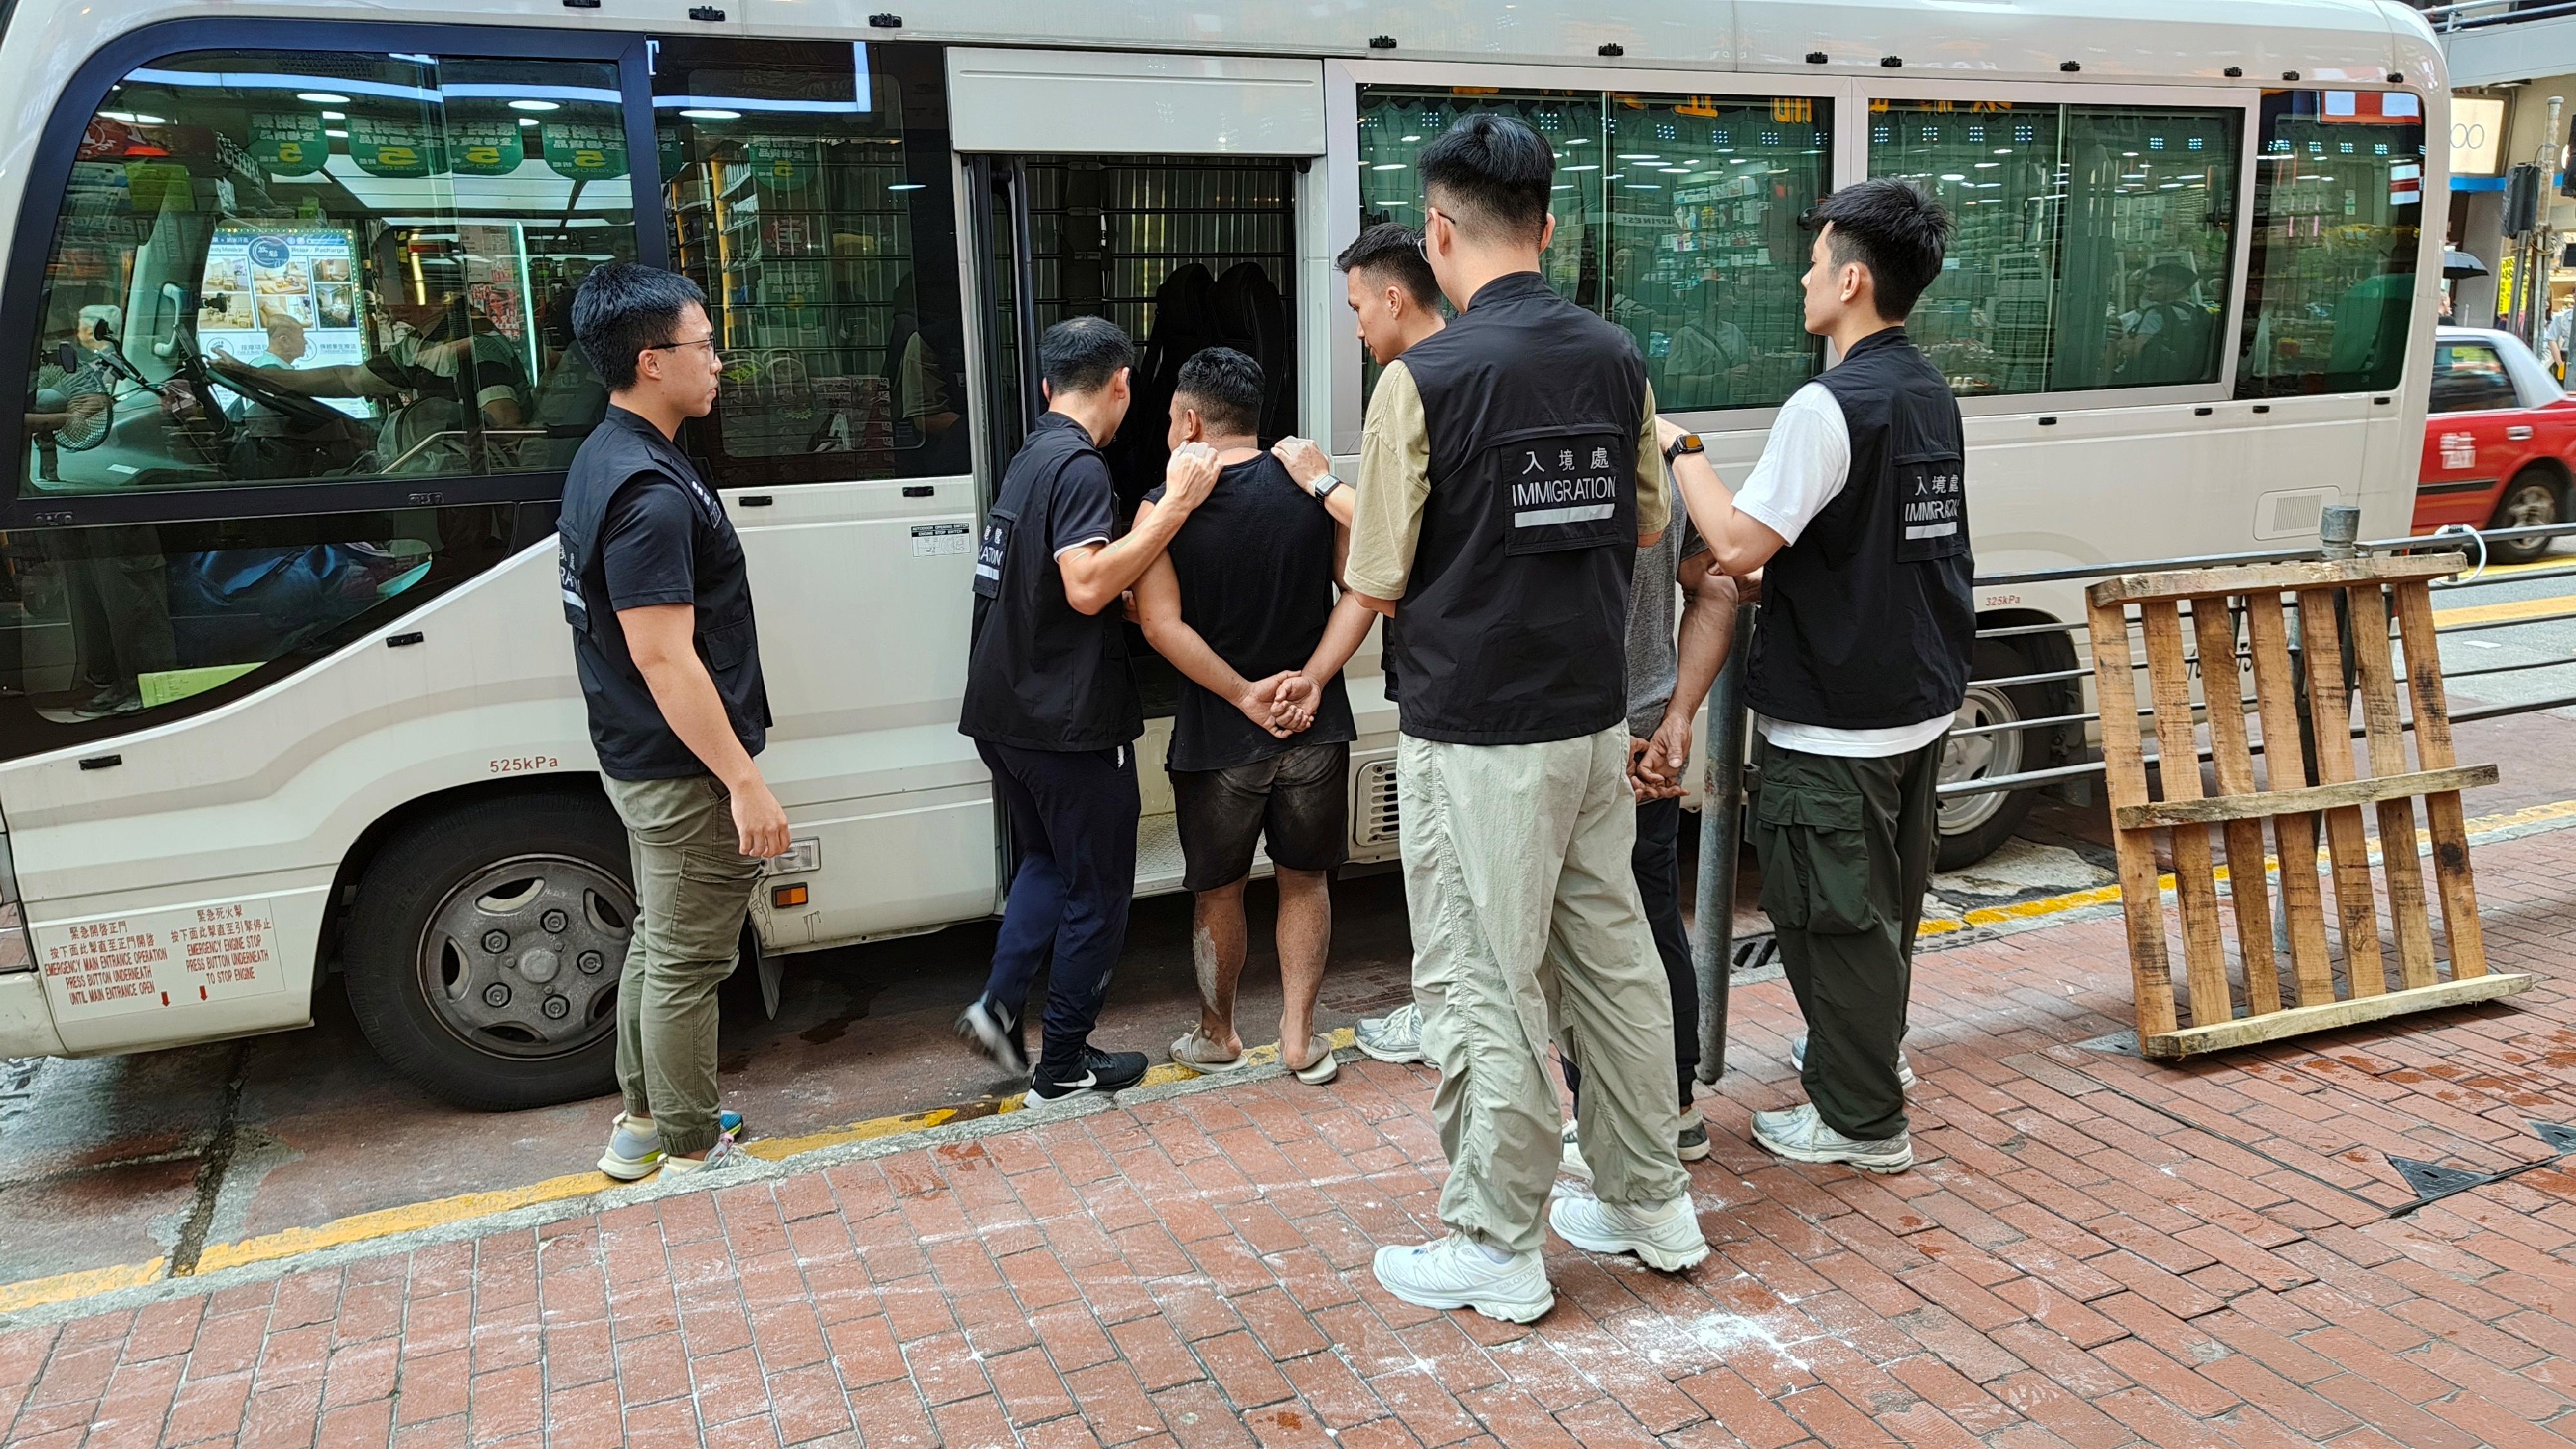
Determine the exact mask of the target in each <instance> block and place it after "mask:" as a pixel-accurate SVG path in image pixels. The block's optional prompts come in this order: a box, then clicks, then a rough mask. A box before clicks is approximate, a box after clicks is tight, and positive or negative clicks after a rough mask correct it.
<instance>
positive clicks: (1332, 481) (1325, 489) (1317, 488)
mask: <svg viewBox="0 0 2576 1449" xmlns="http://www.w3.org/2000/svg"><path fill="white" fill-rule="evenodd" d="M1341 486H1342V480H1341V479H1339V478H1336V477H1334V476H1333V475H1332V474H1330V473H1327V474H1325V475H1324V476H1323V477H1321V478H1318V479H1316V480H1315V481H1314V482H1313V483H1312V484H1310V485H1308V487H1307V490H1306V491H1307V492H1309V493H1312V494H1314V495H1315V501H1316V502H1318V503H1321V502H1323V501H1324V500H1325V499H1327V498H1330V497H1332V496H1333V490H1334V489H1336V488H1339V487H1341Z"/></svg>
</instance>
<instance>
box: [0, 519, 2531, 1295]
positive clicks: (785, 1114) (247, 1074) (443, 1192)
mask: <svg viewBox="0 0 2576 1449" xmlns="http://www.w3.org/2000/svg"><path fill="white" fill-rule="evenodd" d="M2561 559H2562V561H2563V562H2565V563H2567V564H2576V550H2571V551H2570V552H2569V553H2567V554H2563V555H2561ZM2550 600H2560V601H2562V602H2560V603H2557V604H2552V603H2550V602H2548V601H2550ZM2436 605H2437V608H2438V609H2440V610H2442V611H2443V612H2444V613H2445V614H2451V615H2453V616H2454V617H2458V616H2457V615H2456V614H2455V611H2458V610H2464V609H2476V610H2485V611H2490V612H2492V611H2496V610H2499V609H2502V610H2505V611H2512V610H2515V609H2520V610H2522V611H2526V612H2540V613H2550V612H2562V611H2564V612H2576V577H2566V578H2527V577H2521V576H2518V575H2506V576H2502V577H2496V578H2491V579H2488V580H2485V581H2481V582H2480V583H2477V584H2475V585H2472V586H2468V587H2464V588H2459V589H2446V590H2443V591H2441V592H2440V593H2439V594H2438V595H2437V597H2436ZM2471 617H2486V615H2484V614H2481V615H2477V616H2471ZM2443 657H2444V664H2445V665H2446V667H2448V668H2450V669H2453V670H2459V671H2464V672H2465V671H2477V670H2486V669H2491V668H2494V667H2495V666H2497V665H2501V664H2507V663H2528V662H2547V661H2553V660H2560V659H2568V658H2571V657H2576V618H2571V619H2565V620H2555V621H2544V622H2538V623H2530V624H2520V625H2517V626H2515V627H2512V628H2499V629H2494V630H2486V631H2480V632H2475V633H2469V634H2461V635H2457V636H2455V637H2451V638H2447V639H2446V641H2445V645H2444V650H2443ZM2452 694H2453V703H2454V708H2455V711H2456V712H2459V713H2469V712H2473V711H2474V710H2476V709H2477V708H2479V707H2481V706H2483V705H2490V704H2502V703H2524V702H2530V701H2535V700H2543V699H2549V698H2555V697H2559V696H2561V695H2568V694H2576V665H2559V664H2553V665H2552V666H2551V667H2549V668H2547V669H2543V670H2537V671H2533V672H2529V673H2517V674H2483V673H2471V674H2466V677H2463V678H2461V679H2460V680H2458V682H2457V683H2456V684H2455V685H2454V686H2453V690H2452ZM2458 734H2459V752H2460V757H2461V758H2462V759H2463V760H2465V761H2472V762H2474V761H2490V760H2491V761H2497V762H2500V763H2501V764H2502V765H2503V766H2504V780H2503V782H2502V783H2501V784H2499V785H2497V786H2494V787H2491V788H2489V789H2486V790H2481V791H2478V792H2475V793H2474V794H2472V795H2471V797H2470V798H2469V800H2468V802H2467V803H2468V813H2469V814H2470V815H2471V816H2472V817H2479V816H2493V815H2497V814H2501V813H2503V812H2507V811H2512V810H2517V809H2521V808H2524V807H2527V806H2531V805H2537V804H2544V803H2550V802H2556V801H2565V800H2576V710H2570V709H2559V710H2554V711H2550V712H2546V713H2537V714H2528V715H2520V716H2514V717H2509V718H2502V719H2495V720H2490V721H2485V722H2479V723H2473V724H2468V725H2465V726H2463V727H2461V729H2460V730H2459V732H2458ZM2098 799H2099V797H2098V793H2097V794H2096V796H2095V801H2094V803H2092V804H2088V805H2081V806H2079V805H2074V804H2069V803H2064V802H2058V801H2050V802H2048V803H2046V804H2043V805H2042V806H2041V807H2040V808H2039V809H2038V810H2036V811H2035V812H2034V813H2033V815H2032V817H2031V819H2030V821H2029V823H2028V825H2027V826H2026V827H2025V829H2024V831H2023V834H2022V837H2021V838H2019V839H2017V840H2015V841H2013V842H2012V843H2011V844H2009V845H2008V846H2007V847H2006V848H2005V849H2004V850H2003V851H2001V852H1999V853H1998V854H1997V855H1996V856H1995V857H1993V858H1992V859H1990V860H1988V861H1985V862H1983V863H1981V864H1980V865H1978V866H1977V867H1974V868H1972V869H1970V870H1967V871H1962V872H1958V873H1955V874H1952V875H1946V876H1943V877H1941V878H1940V880H1939V881H1938V882H1937V883H1936V886H1935V891H1934V897H1935V898H1934V900H1933V901H1932V902H1931V903H1930V904H1929V906H1928V909H1927V915H1928V916H1930V917H1932V918H1934V919H1942V918H1951V919H1956V918H1959V917H1963V916H1967V915H1969V914H1970V913H1972V912H1975V911H1978V910H1979V909H1981V908H1986V907H1994V906H2000V905H2008V904H2012V903H2015V902H2028V901H2033V900H2039V899H2044V898H2052V897H2057V896H2061V895H2063V894H2066V893H2069V892H2078V891H2084V890H2088V889H2091V888H2094V887H2098V886H2100V885H2103V884H2106V883H2108V882H2109V881H2111V880H2112V879H2113V878H2114V877H2113V872H2112V869H2111V854H2110V850H2109V848H2108V845H2107V844H2106V841H2107V829H2106V826H2105V822H2104V819H2103V813H2102V810H2101V807H2100V805H2099V803H2098ZM1748 865H1749V863H1748ZM1750 874H1751V873H1750V870H1749V868H1748V870H1747V872H1746V875H1747V880H1746V881H1745V883H1744V890H1745V895H1746V897H1747V898H1749V895H1750V892H1751V890H1752V889H1753V883H1752V881H1751V879H1750ZM1684 878H1685V881H1687V880H1688V879H1689V867H1688V864H1687V862H1686V864H1685V870H1684ZM1252 897H1253V901H1254V909H1255V912H1256V920H1255V926H1254V952H1253V963H1252V966H1251V968H1250V970H1249V971H1248V972H1247V980H1246V983H1245V1000H1244V1004H1243V1008H1242V1012H1241V1016H1240V1020H1241V1021H1242V1023H1243V1025H1244V1034H1245V1037H1246V1040H1247V1041H1253V1040H1260V1041H1267V1040H1270V1039H1271V1038H1272V1037H1274V1036H1275V1035H1276V1032H1275V1029H1272V1030H1268V1031H1265V1030H1263V1029H1262V1028H1263V1027H1264V1026H1273V1027H1274V1028H1275V1021H1276V1015H1275V1014H1276V1011H1277V1000H1278V999H1277V973H1276V967H1275V961H1274V959H1273V957H1272V956H1271V953H1270V951H1269V950H1268V948H1267V945H1266V939H1265V938H1266V935H1267V931H1268V911H1269V909H1270V899H1271V898H1270V892H1269V889H1268V887H1267V886H1266V885H1261V886H1256V887H1255V888H1254V890H1253V891H1252ZM1739 905H1740V907H1742V909H1740V910H1739V916H1740V917H1743V918H1745V919H1747V920H1748V922H1749V920H1750V917H1749V915H1748V914H1747V913H1748V912H1749V899H1746V900H1742V901H1740V902H1739ZM1336 911H1337V934H1336V942H1335V952H1334V967H1333V972H1332V974H1331V976H1330V977H1329V978H1328V979H1327V983H1326V986H1325V990H1324V997H1323V1011H1322V1016H1321V1021H1320V1024H1321V1025H1322V1026H1324V1027H1326V1028H1328V1029H1329V1028H1332V1027H1339V1026H1346V1025H1349V1024H1350V1023H1351V1022H1352V1021H1353V1020H1354V1019H1356V1018H1357V1017H1358V1016H1360V1015H1363V1014H1376V1013H1379V1012H1382V1011H1383V1010H1385V1009H1386V1008H1387V1007H1389V1006H1391V1005H1392V1004H1394V1003H1396V1002H1398V1001H1401V1000H1402V999H1403V998H1404V996H1405V994H1406V980H1407V956H1408V947H1407V939H1408V935H1407V931H1406V927H1405V921H1404V912H1403V895H1402V891H1401V888H1400V883H1399V881H1398V880H1397V878H1396V877H1395V876H1393V875H1392V874H1384V873H1381V874H1376V875H1370V876H1363V877H1360V878H1358V879H1355V880H1352V881H1348V882H1345V883H1344V884H1343V885H1342V886H1341V887H1340V888H1339V889H1338V891H1337V899H1336ZM1188 925H1189V908H1188V904H1187V902H1186V900H1184V899H1181V898H1177V897H1167V898H1163V899H1159V900H1152V901H1146V902H1141V903H1140V904H1139V906H1138V908H1137V910H1136V913H1135V918H1134V926H1133V929H1132V934H1131V941H1130V946H1129V950H1128V953H1127V956H1126V958H1125V960H1124V962H1123V964H1122V965H1121V967H1120V973H1119V977H1118V980H1117V983H1116V985H1115V987H1114V989H1113V990H1112V993H1111V1003H1110V1008H1109V1010H1108V1011H1107V1013H1106V1014H1105V1016H1104V1018H1103V1022H1102V1028H1101V1031H1100V1040H1101V1041H1102V1043H1103V1044H1104V1045H1107V1046H1111V1047H1117V1048H1129V1049H1135V1050H1141V1051H1145V1052H1148V1053H1150V1054H1152V1055H1153V1056H1154V1057H1155V1058H1156V1059H1157V1060H1161V1058H1162V1056H1163V1053H1164V1049H1165V1047H1166V1046H1167V1044H1168V1043H1169V1042H1170V1041H1171V1039H1172V1038H1173V1037H1174V1036H1176V1035H1178V1034H1179V1033H1180V1032H1181V1031H1182V1030H1183V1029H1184V1028H1185V1027H1186V1026H1187V1025H1188V1024H1189V1022H1190V1021H1191V1020H1192V1019H1193V1017H1194V1015H1195V1004H1194V1003H1195V988H1194V985H1193V981H1192V974H1191V969H1190V965H1189V952H1188V941H1187V935H1188ZM991 942H992V931H991V928H990V926H964V927H957V928H953V929H950V930H947V931H942V932H939V933H937V934H934V935H930V936H923V937H916V938H913V939H910V940H904V941H896V942H889V943H885V944H881V945H874V946H864V947H852V948H846V949H842V950H835V951H827V952H819V953H814V954H809V955H804V956H798V957H795V958H793V961H792V964H791V967H790V969H789V971H788V974H787V979H786V987H785V993H784V999H783V1001H782V1003H781V1006H780V1009H779V1012H778V1014H777V1016H776V1017H775V1018H774V1019H772V1018H768V1017H765V1016H764V1015H763V1013H762V1011H761V1009H760V1002H759V995H758V992H757V990H756V989H752V988H751V987H750V985H749V983H748V981H742V982H737V983H736V984H735V988H733V989H730V991H729V995H728V999H727V1002H726V1008H725V1021H724V1064H723V1072H724V1081H725V1087H726V1092H727V1098H728V1101H729V1102H730V1103H731V1104H733V1105H735V1106H738V1107H740V1108H741V1109H742V1110H744V1111H745V1112H747V1113H748V1115H749V1116H750V1119H751V1121H752V1123H753V1125H754V1128H755V1130H756V1131H758V1132H759V1133H761V1134H764V1135H767V1136H770V1137H779V1136H788V1135H795V1134H801V1133H809V1132H818V1131H823V1130H826V1129H830V1128H835V1127H840V1126H843V1125H845V1124H849V1123H853V1122H858V1121H862V1120H865V1119H871V1118H879V1117H884V1116H887V1115H890V1114H897V1113H907V1112H918V1111H923V1110H927V1109H932V1108H942V1107H962V1108H963V1109H964V1110H965V1111H967V1112H970V1113H971V1112H977V1111H989V1110H991V1109H992V1107H993V1105H994V1104H995V1103H997V1102H998V1101H999V1100H1000V1099H1001V1098H1002V1097H1003V1096H1004V1095H1005V1094H1006V1093H1008V1092H1010V1091H1012V1090H1015V1088H1016V1086H1017V1084H1015V1083H1010V1082H1005V1081H1002V1080H1000V1079H998V1078H997V1076H996V1075H995V1074H994V1073H993V1072H992V1071H991V1069H990V1068H989V1067H987V1066H986V1065H985V1064H983V1063H982V1062H981V1060H980V1059H978V1058H976V1057H973V1056H971V1055H969V1054H968V1053H967V1052H965V1051H964V1050H963V1049H962V1048H961V1047H960V1046H959V1045H958V1043H957V1042H956V1041H955V1039H954V1038H953V1037H952V1036H951V1035H950V1027H949V1023H950V1020H951V1018H952V1017H953V1015H954V1013H955V1011H956V1010H957V1008H958V1007H959V1006H960V1005H961V1004H962V1003H963V1002H964V1001H965V1000H966V999H967V998H968V997H969V996H971V995H972V994H973V992H974V991H975V990H976V989H977V987H978V986H979V984H980V981H981V977H982V974H983V970H984V966H985V964H986V961H987V959H988V953H989V951H990V949H991ZM1745 989H1747V990H1752V991H1779V990H1784V989H1785V988H1784V987H1782V986H1780V985H1778V984H1776V983H1774V984H1762V985H1749V986H1747V987H1746V988H1745ZM317 1017H318V1020H317V1021H316V1023H315V1024H314V1025H313V1026H312V1027H310V1028H308V1029H305V1030H303V1031H298V1032H292V1033H287V1034H283V1035H279V1036H273V1037H266V1038H260V1039H256V1040H250V1041H242V1042H230V1043H222V1044H217V1045H212V1046H205V1047H197V1048H190V1049H184V1050H178V1051H167V1052H156V1053H150V1054H146V1055H141V1056H133V1057H121V1058H109V1059H104V1060H96V1061H24V1062H0V1222H6V1223H8V1224H9V1230H8V1231H7V1232H6V1233H5V1234H0V1285H7V1284H11V1283H16V1282H21V1281H24V1280H28V1279H35V1278H43V1277H48V1276H51V1275H56V1274H62V1273H66V1272H74V1271H81V1270H88V1269H97V1268H105V1267H108V1266H110V1265H117V1264H134V1263H142V1262H146V1261H149V1260H151V1259H154V1258H171V1259H175V1260H177V1261H179V1262H182V1263H187V1262H191V1261H193V1260H194V1259H195V1257H196V1256H197V1255H198V1254H199V1253H200V1252H201V1251H202V1250H204V1249H205V1248H206V1247H207V1245H223V1244H229V1243H236V1242H239V1241H241V1240H244V1239H250V1238H256V1237H258V1236H260V1235H264V1234H274V1233H277V1232H280V1231H282V1230H285V1229H291V1228H310V1227H315V1226H317V1225H321V1224H325V1223H330V1222H333V1221H335V1220H340V1219H346V1218H349V1217H351V1216H353V1215H356V1214H360V1213H373V1212H381V1211H387V1210H401V1209H404V1208H405V1207H406V1205H411V1204H418V1203H422V1202H426V1201H430V1200H433V1199H444V1198H449V1197H452V1196H453V1195H456V1194H465V1193H482V1192H493V1191H500V1190H507V1189H513V1188H518V1187H521V1186H524V1185H526V1184H530V1183H534V1182H537V1181H540V1180H542V1179H547V1178H552V1177H556V1176H559V1175H562V1174H569V1173H579V1172H583V1171H586V1170H587V1169H588V1168H589V1167H590V1165H591V1164H592V1163H593V1162H594V1161H595V1159H596V1157H597V1155H598V1150H599V1143H600V1141H601V1140H602V1138H603V1137H604V1135H605V1133H606V1131H607V1127H608V1118H609V1116H610V1114H611V1113H612V1112H613V1111H614V1110H615V1104H614V1102H613V1100H606V1099H603V1100H601V1101H596V1102H589V1103H580V1104H575V1105H571V1106H565V1107H558V1108H552V1109H547V1110H542V1111H533V1112H522V1113H515V1114H506V1115H487V1114H476V1113H467V1112H459V1111H455V1110H453V1109H449V1108H446V1107H443V1106H441V1105H439V1104H437V1103H435V1102H433V1101H431V1100H429V1099H427V1098H426V1097H424V1096H423V1095H422V1094H421V1093H420V1092H419V1091H417V1090H416V1089H414V1088H413V1087H412V1086H411V1085H410V1084H409V1083H407V1082H405V1081H403V1080H401V1079H399V1078H396V1077H394V1076H393V1075H392V1074H391V1073H389V1072H387V1071H386V1070H385V1069H384V1068H383V1067H382V1066H380V1065H379V1064H378V1063H377V1062H376V1060H375V1058H374V1057H373V1056H372V1054H371V1053H370V1052H369V1051H368V1049H367V1047H366V1045H365V1043H364V1042H363V1041H362V1040H361V1039H360V1037H359V1035H358V1033H357V1031H356V1028H355V1026H354V1024H353V1023H352V1021H351V1019H350V1017H349V1013H348V1009H347V1006H346V1003H345V1002H344V1000H343V999H342V997H341V994H340V992H339V991H338V990H337V989H336V987H334V988H326V989H325V990H324V991H323V993H322V994H321V999H320V1001H319V1003H318V1005H317ZM0 1292H5V1287H4V1286H0Z"/></svg>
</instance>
